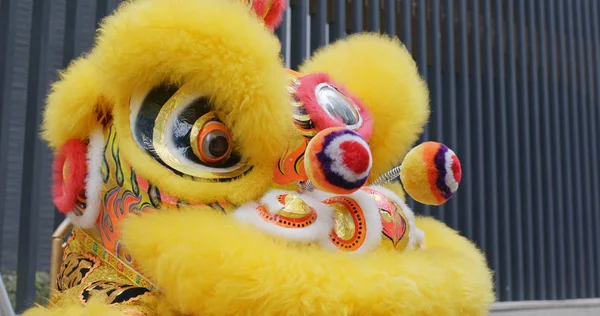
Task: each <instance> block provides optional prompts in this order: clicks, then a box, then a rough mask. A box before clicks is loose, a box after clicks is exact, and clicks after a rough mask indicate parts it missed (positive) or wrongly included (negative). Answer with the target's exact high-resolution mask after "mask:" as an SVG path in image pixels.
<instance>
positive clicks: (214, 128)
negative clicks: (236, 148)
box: [190, 118, 232, 164]
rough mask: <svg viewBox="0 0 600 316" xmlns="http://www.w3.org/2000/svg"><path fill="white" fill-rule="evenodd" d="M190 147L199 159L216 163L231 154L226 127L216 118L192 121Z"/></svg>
mask: <svg viewBox="0 0 600 316" xmlns="http://www.w3.org/2000/svg"><path fill="white" fill-rule="evenodd" d="M190 141H191V144H190V145H191V147H192V150H193V151H194V154H195V155H196V157H198V159H200V161H202V162H204V163H208V164H218V163H220V162H223V161H226V160H227V159H228V158H229V156H230V155H231V150H232V146H231V135H230V134H229V130H228V129H227V127H226V126H225V125H224V124H223V123H221V122H219V121H216V120H209V121H206V122H203V120H202V118H201V119H199V120H198V121H196V123H194V126H193V127H192V131H191V134H190Z"/></svg>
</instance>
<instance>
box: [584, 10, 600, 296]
mask: <svg viewBox="0 0 600 316" xmlns="http://www.w3.org/2000/svg"><path fill="white" fill-rule="evenodd" d="M586 3H587V2H586ZM591 3H592V5H591V8H590V10H585V11H587V12H588V14H589V15H590V19H589V20H588V21H589V22H588V23H589V24H590V25H591V31H592V34H591V39H590V40H589V42H588V43H589V44H592V43H593V47H591V48H590V50H589V53H590V55H592V56H593V57H594V58H593V59H592V62H591V63H590V65H593V68H592V69H590V70H591V71H590V72H591V73H592V74H593V80H594V86H593V87H590V92H591V93H592V96H593V99H592V101H591V102H590V108H591V109H592V112H591V113H590V120H591V121H592V122H591V124H590V126H592V136H593V139H592V153H593V155H594V157H598V156H600V136H599V135H598V127H597V122H600V108H599V106H598V102H600V77H599V76H600V55H598V53H597V52H599V51H600V24H599V23H598V19H600V16H599V15H598V1H596V0H591ZM588 8H589V6H588ZM590 25H588V26H590ZM595 161H596V164H595V166H594V169H593V170H591V171H590V172H591V173H592V174H593V176H594V192H595V193H594V205H599V203H600V201H599V200H600V199H599V196H598V194H597V192H600V165H599V163H598V161H597V160H595ZM592 217H593V218H592V219H591V220H590V221H593V225H594V227H596V228H598V227H600V214H598V212H595V211H592ZM593 241H594V248H595V249H598V248H600V231H599V230H598V229H596V230H594V236H593ZM593 254H594V257H595V259H596V264H597V265H598V264H600V251H597V250H596V251H594V252H593ZM594 283H595V291H596V292H595V293H597V294H600V273H596V279H595V280H594Z"/></svg>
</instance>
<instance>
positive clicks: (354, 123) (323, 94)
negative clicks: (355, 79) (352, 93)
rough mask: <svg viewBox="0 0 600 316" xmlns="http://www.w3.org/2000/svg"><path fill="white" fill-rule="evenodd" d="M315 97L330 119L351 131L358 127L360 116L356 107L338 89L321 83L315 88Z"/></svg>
mask: <svg viewBox="0 0 600 316" xmlns="http://www.w3.org/2000/svg"><path fill="white" fill-rule="evenodd" d="M315 95H316V97H317V102H318V103H319V105H320V106H321V107H322V108H323V110H325V112H327V114H328V115H329V116H330V117H331V118H333V119H335V120H337V121H339V122H341V123H344V124H345V125H346V126H348V128H351V129H356V128H359V127H360V125H361V123H362V122H361V116H360V114H359V113H358V109H357V107H356V105H354V102H352V100H351V99H350V98H348V97H347V96H345V95H344V94H343V93H342V92H340V91H339V90H338V89H336V88H335V87H333V86H332V85H330V84H328V83H321V84H319V85H317V87H316V88H315Z"/></svg>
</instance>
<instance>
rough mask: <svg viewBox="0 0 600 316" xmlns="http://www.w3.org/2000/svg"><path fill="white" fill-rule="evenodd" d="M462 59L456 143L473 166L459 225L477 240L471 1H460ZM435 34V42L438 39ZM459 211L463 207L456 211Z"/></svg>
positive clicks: (466, 182) (466, 177)
mask: <svg viewBox="0 0 600 316" xmlns="http://www.w3.org/2000/svg"><path fill="white" fill-rule="evenodd" d="M458 17H459V18H458V21H459V23H458V43H459V44H458V59H459V66H458V67H459V72H458V73H459V74H460V82H459V90H458V91H460V98H459V101H458V105H457V109H459V110H460V112H461V113H462V115H461V117H462V118H463V119H462V122H461V124H460V126H461V129H460V130H459V137H458V138H459V139H460V141H459V142H458V143H457V144H456V146H457V147H456V150H457V155H458V156H459V157H461V158H460V159H461V160H462V162H463V163H464V165H465V166H469V168H470V169H469V171H468V172H464V173H463V177H462V180H461V182H462V183H461V187H462V193H461V197H462V199H461V202H463V203H462V207H461V210H460V212H461V214H462V215H463V220H462V223H461V224H462V225H459V228H460V231H462V232H464V234H465V236H466V237H467V238H469V239H471V240H472V239H473V237H474V236H473V200H472V199H473V176H472V175H473V172H474V171H475V170H473V169H471V168H472V167H473V164H472V162H471V161H472V157H471V156H472V155H473V152H472V151H471V142H470V141H469V137H470V135H471V119H472V113H471V112H472V111H471V109H472V108H473V104H471V102H470V90H469V78H470V77H472V74H469V42H468V20H467V0H459V1H458ZM435 39H436V38H435V37H434V41H435ZM453 211H454V212H455V213H457V214H458V212H459V210H457V209H455V210H453Z"/></svg>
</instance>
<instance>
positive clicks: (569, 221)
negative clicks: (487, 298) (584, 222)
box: [557, 0, 577, 298]
mask: <svg viewBox="0 0 600 316" xmlns="http://www.w3.org/2000/svg"><path fill="white" fill-rule="evenodd" d="M569 1H570V0H559V8H558V10H557V11H558V13H559V15H558V25H559V36H560V37H559V42H560V43H561V45H560V58H559V60H560V61H561V65H560V74H559V76H560V77H561V78H562V79H563V80H562V81H561V89H560V91H561V101H562V102H561V103H562V104H563V106H562V107H561V108H562V123H561V126H563V127H564V129H563V131H564V133H562V136H563V137H562V143H563V144H564V145H565V147H566V148H565V149H564V150H563V153H562V154H563V155H564V156H563V161H564V165H565V166H572V164H571V151H572V150H573V149H572V146H571V141H572V138H571V127H570V125H571V124H570V120H569V112H570V111H571V110H570V106H567V105H568V104H571V101H570V100H569V92H568V86H567V84H568V82H569V79H568V75H569V73H568V71H567V69H568V68H567V62H568V61H569V60H570V59H571V55H570V54H569V53H567V45H568V43H567V39H568V35H567V27H566V21H565V20H566V16H567V13H566V11H565V4H566V2H569ZM564 175H565V178H566V181H565V186H566V188H567V190H566V194H565V197H566V198H565V205H564V207H563V208H564V210H565V214H564V217H565V227H566V233H565V238H566V241H567V242H566V244H567V250H568V252H567V256H566V257H567V258H568V259H569V260H568V261H567V263H568V264H567V271H568V272H569V275H568V277H567V284H566V285H567V286H568V295H567V298H575V297H577V289H576V283H577V282H575V280H576V259H575V237H574V231H573V218H572V211H571V210H573V209H574V208H575V205H574V199H575V196H574V194H573V177H572V172H571V170H569V168H568V167H567V168H564Z"/></svg>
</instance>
